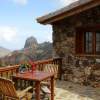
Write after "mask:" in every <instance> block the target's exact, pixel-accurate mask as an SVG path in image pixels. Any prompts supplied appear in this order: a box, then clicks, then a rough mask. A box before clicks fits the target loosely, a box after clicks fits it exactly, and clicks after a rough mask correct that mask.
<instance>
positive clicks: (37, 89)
mask: <svg viewBox="0 0 100 100" xmlns="http://www.w3.org/2000/svg"><path fill="white" fill-rule="evenodd" d="M35 87H36V91H35V95H36V100H40V82H39V81H37V82H36V83H35Z"/></svg>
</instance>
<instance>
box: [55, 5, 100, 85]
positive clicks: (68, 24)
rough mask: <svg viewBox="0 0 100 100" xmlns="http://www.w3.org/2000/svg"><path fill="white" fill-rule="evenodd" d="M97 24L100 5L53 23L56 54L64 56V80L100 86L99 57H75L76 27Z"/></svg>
mask: <svg viewBox="0 0 100 100" xmlns="http://www.w3.org/2000/svg"><path fill="white" fill-rule="evenodd" d="M95 24H100V6H99V7H96V8H93V9H91V10H88V11H85V12H82V13H80V14H78V15H74V16H72V17H69V18H65V19H63V20H61V21H58V22H56V23H53V45H54V50H55V52H56V54H55V55H56V56H59V57H62V58H63V66H62V70H63V77H62V78H63V79H64V80H68V81H72V82H75V83H79V84H84V85H91V86H98V85H99V86H100V63H99V64H98V66H97V65H96V64H97V63H96V61H97V60H96V59H97V58H96V57H75V34H76V27H82V26H86V25H88V26H89V25H95ZM99 58H100V56H99V57H98V59H99Z"/></svg>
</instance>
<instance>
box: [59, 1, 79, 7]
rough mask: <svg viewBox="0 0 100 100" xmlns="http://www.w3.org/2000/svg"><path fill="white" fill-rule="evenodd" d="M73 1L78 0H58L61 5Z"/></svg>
mask: <svg viewBox="0 0 100 100" xmlns="http://www.w3.org/2000/svg"><path fill="white" fill-rule="evenodd" d="M75 1H78V0H60V4H61V5H62V6H66V5H69V4H71V3H72V2H75Z"/></svg>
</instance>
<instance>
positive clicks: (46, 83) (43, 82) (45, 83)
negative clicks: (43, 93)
mask: <svg viewBox="0 0 100 100" xmlns="http://www.w3.org/2000/svg"><path fill="white" fill-rule="evenodd" d="M41 85H45V86H50V83H49V82H45V81H42V82H41Z"/></svg>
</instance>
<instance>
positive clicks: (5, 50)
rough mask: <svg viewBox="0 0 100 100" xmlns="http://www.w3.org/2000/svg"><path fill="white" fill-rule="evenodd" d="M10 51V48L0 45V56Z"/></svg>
mask: <svg viewBox="0 0 100 100" xmlns="http://www.w3.org/2000/svg"><path fill="white" fill-rule="evenodd" d="M10 52H11V51H10V50H8V49H6V48H3V47H0V58H1V57H4V56H6V55H8V54H9V53H10Z"/></svg>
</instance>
